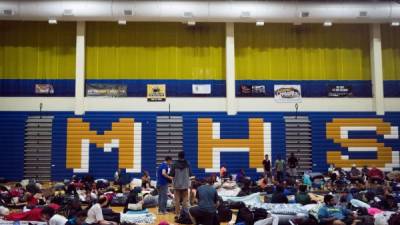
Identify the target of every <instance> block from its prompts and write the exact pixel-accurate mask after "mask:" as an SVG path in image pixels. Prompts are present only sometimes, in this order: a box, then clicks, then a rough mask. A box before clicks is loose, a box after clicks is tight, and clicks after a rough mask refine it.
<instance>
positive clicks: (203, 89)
mask: <svg viewBox="0 0 400 225" xmlns="http://www.w3.org/2000/svg"><path fill="white" fill-rule="evenodd" d="M192 94H196V95H209V94H211V84H192Z"/></svg>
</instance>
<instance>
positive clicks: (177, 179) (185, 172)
mask: <svg viewBox="0 0 400 225" xmlns="http://www.w3.org/2000/svg"><path fill="white" fill-rule="evenodd" d="M170 176H171V177H172V187H173V188H174V197H175V215H176V216H179V214H180V211H181V202H182V207H183V209H184V210H187V209H188V207H189V192H188V189H189V186H190V177H191V176H192V170H191V169H190V164H189V162H188V161H187V160H186V159H185V152H183V151H181V152H179V153H178V160H177V161H176V162H175V163H174V164H173V165H172V167H171V173H170Z"/></svg>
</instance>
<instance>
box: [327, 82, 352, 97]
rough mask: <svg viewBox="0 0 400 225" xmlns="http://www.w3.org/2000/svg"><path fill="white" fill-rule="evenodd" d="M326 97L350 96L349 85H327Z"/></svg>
mask: <svg viewBox="0 0 400 225" xmlns="http://www.w3.org/2000/svg"><path fill="white" fill-rule="evenodd" d="M327 92H328V97H352V96H353V92H352V86H351V85H328V87H327Z"/></svg>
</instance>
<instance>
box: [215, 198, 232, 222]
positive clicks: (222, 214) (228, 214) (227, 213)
mask: <svg viewBox="0 0 400 225" xmlns="http://www.w3.org/2000/svg"><path fill="white" fill-rule="evenodd" d="M217 211H218V220H219V222H229V221H231V219H232V210H230V209H229V204H228V203H227V202H221V204H220V205H219V206H218V208H217Z"/></svg>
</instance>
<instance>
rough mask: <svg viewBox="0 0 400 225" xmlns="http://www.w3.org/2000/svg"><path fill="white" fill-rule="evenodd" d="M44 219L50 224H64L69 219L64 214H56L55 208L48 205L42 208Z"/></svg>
mask: <svg viewBox="0 0 400 225" xmlns="http://www.w3.org/2000/svg"><path fill="white" fill-rule="evenodd" d="M41 214H42V220H44V221H46V222H47V224H48V225H64V224H65V223H66V222H67V221H68V220H67V218H65V217H64V216H61V215H59V214H55V211H54V209H53V208H51V207H49V206H46V207H44V208H43V209H42V212H41Z"/></svg>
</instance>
